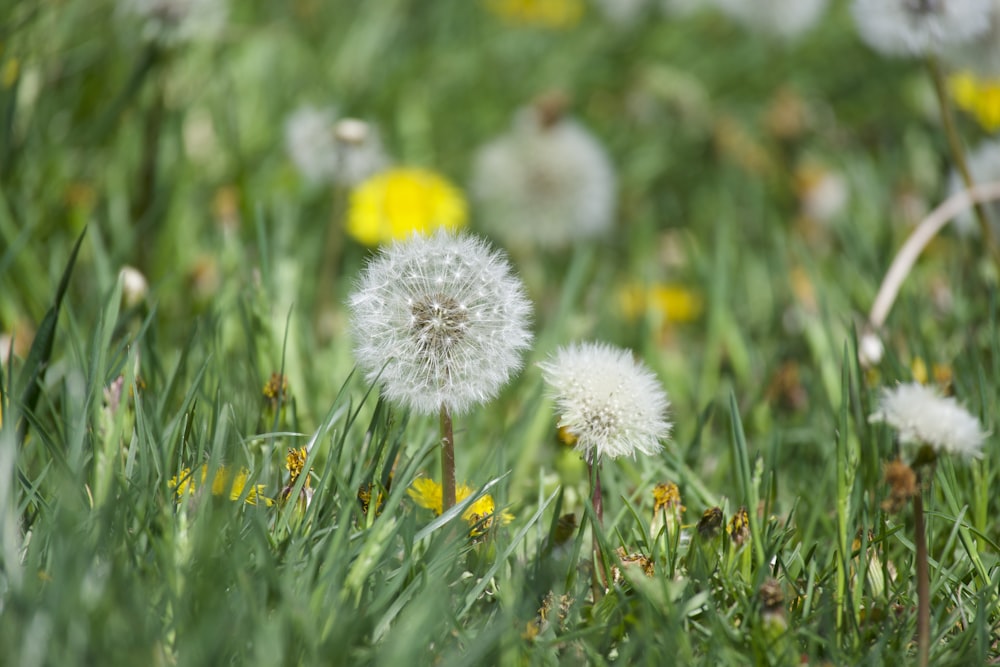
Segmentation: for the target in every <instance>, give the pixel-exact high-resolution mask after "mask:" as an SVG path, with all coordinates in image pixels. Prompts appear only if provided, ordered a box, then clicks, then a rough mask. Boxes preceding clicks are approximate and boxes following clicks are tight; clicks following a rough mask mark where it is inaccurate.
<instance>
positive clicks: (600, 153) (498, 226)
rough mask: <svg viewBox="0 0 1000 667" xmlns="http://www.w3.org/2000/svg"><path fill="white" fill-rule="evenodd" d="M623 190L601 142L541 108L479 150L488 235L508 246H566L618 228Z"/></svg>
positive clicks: (478, 193) (477, 176)
mask: <svg viewBox="0 0 1000 667" xmlns="http://www.w3.org/2000/svg"><path fill="white" fill-rule="evenodd" d="M616 189H617V184H616V178H615V172H614V168H613V167H612V165H611V162H610V160H609V159H608V156H607V153H606V152H605V151H604V148H603V147H602V146H601V145H600V143H598V141H597V139H596V138H594V136H593V135H592V134H590V133H589V132H588V131H587V130H585V129H584V128H583V127H582V126H581V125H580V124H578V123H577V122H576V121H574V120H572V119H569V118H565V117H563V116H562V114H561V110H560V112H559V113H555V114H553V112H552V111H551V109H550V108H549V107H548V106H546V105H545V104H538V105H537V106H535V107H531V108H528V109H524V110H521V111H520V112H518V114H517V115H516V116H515V119H514V124H513V126H512V127H511V129H510V130H509V131H508V132H507V133H506V134H504V135H502V136H500V137H499V138H497V139H495V140H493V141H491V142H490V143H488V144H486V145H485V146H483V147H482V148H481V149H480V150H479V152H478V153H477V155H476V158H475V163H474V165H473V177H472V185H471V194H472V197H473V199H474V200H475V202H476V203H477V204H478V206H479V211H480V213H481V215H482V220H483V224H484V226H485V227H486V229H487V230H488V231H489V232H490V233H491V234H495V235H496V236H497V237H498V238H500V239H502V240H503V241H504V242H505V243H508V244H511V245H517V244H523V243H532V244H535V245H538V246H541V247H547V248H560V247H565V246H567V245H569V244H571V243H572V242H574V241H577V240H581V239H586V238H592V237H595V236H601V235H602V234H605V233H607V232H608V231H609V230H610V229H611V226H612V223H613V216H614V209H615V198H616Z"/></svg>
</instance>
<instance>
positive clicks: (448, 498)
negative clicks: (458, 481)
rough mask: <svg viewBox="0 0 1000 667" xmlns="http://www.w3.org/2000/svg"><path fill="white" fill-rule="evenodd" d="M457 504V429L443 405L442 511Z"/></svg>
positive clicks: (446, 407)
mask: <svg viewBox="0 0 1000 667" xmlns="http://www.w3.org/2000/svg"><path fill="white" fill-rule="evenodd" d="M454 506H455V431H454V427H453V425H452V421H451V413H450V412H448V406H446V405H443V404H442V405H441V511H442V512H447V511H448V510H450V509H451V508H452V507H454Z"/></svg>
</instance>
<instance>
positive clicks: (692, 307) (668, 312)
mask: <svg viewBox="0 0 1000 667" xmlns="http://www.w3.org/2000/svg"><path fill="white" fill-rule="evenodd" d="M619 304H620V305H621V311H622V315H624V316H625V319H627V320H629V321H635V320H637V319H639V318H640V317H642V316H643V315H645V314H647V313H648V314H651V315H653V316H655V317H657V318H659V319H660V320H661V321H662V322H663V323H664V324H666V323H669V322H672V323H682V322H692V321H694V320H696V319H698V317H699V316H700V315H701V311H702V299H701V295H700V294H698V293H696V292H694V291H692V290H690V289H688V288H686V287H683V286H681V285H671V284H664V283H658V284H655V285H650V286H648V287H644V286H641V285H638V284H633V285H627V286H626V287H624V288H623V289H622V290H621V292H620V293H619Z"/></svg>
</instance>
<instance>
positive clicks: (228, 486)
mask: <svg viewBox="0 0 1000 667" xmlns="http://www.w3.org/2000/svg"><path fill="white" fill-rule="evenodd" d="M208 468H209V466H208V464H207V463H204V464H202V465H201V467H200V468H198V470H197V472H195V473H192V472H191V469H190V468H184V469H183V470H181V471H180V473H179V474H177V475H176V476H174V477H171V478H170V481H169V482H167V486H168V487H170V488H171V489H176V493H177V497H178V499H180V498H183V497H184V496H186V495H194V493H195V492H196V491H198V490H200V489H203V488H205V486H206V484H207V482H208ZM249 477H250V471H249V470H247V469H246V468H241V469H240V470H239V471H237V472H235V473H234V472H233V470H232V469H231V468H229V467H227V466H219V468H218V469H217V470H216V471H215V476H214V477H213V478H212V484H211V492H212V495H213V496H224V495H227V494H228V496H229V499H230V500H239V499H240V496H242V495H243V491H244V490H245V489H246V488H247V480H248V479H249ZM258 497H259V498H264V502H265V503H266V504H268V505H270V504H271V500H270V499H268V498H265V497H264V485H263V484H256V485H254V486H252V487H250V490H249V491H248V492H247V497H246V501H245V502H246V503H247V504H248V505H256V504H257V499H258Z"/></svg>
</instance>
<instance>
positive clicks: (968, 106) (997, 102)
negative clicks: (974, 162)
mask: <svg viewBox="0 0 1000 667" xmlns="http://www.w3.org/2000/svg"><path fill="white" fill-rule="evenodd" d="M948 85H949V88H950V89H951V96H952V98H953V99H954V100H955V105H956V106H958V108H959V109H961V110H962V111H965V112H966V113H969V114H971V115H972V116H973V117H975V119H976V120H977V121H978V122H979V124H980V125H982V127H983V129H985V130H987V131H990V132H993V131H995V130H997V129H998V128H1000V79H991V78H979V77H978V76H976V75H975V74H973V73H972V72H959V73H958V74H954V75H952V76H951V77H950V78H949V80H948Z"/></svg>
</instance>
